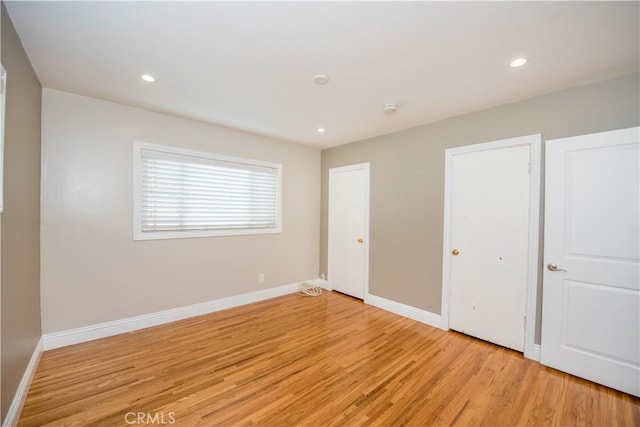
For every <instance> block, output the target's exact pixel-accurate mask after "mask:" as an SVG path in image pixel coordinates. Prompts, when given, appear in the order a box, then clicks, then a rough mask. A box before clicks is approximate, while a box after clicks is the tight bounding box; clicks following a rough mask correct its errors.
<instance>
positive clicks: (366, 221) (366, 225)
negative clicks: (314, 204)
mask: <svg viewBox="0 0 640 427" xmlns="http://www.w3.org/2000/svg"><path fill="white" fill-rule="evenodd" d="M356 170H364V171H365V174H366V184H365V201H364V203H365V218H364V269H365V271H364V290H363V291H364V292H363V295H364V296H366V295H368V294H369V209H370V203H369V199H370V190H369V188H370V180H371V165H370V164H369V163H358V164H354V165H348V166H340V167H335V168H329V191H328V205H329V209H328V214H327V278H328V279H329V280H328V285H329V286H328V289H329V290H331V289H333V287H332V286H331V263H330V257H329V254H330V253H331V248H332V243H333V242H332V241H331V240H332V239H331V227H332V224H331V217H332V215H331V214H332V207H331V183H332V182H333V177H334V176H335V174H336V173H341V172H349V171H356Z"/></svg>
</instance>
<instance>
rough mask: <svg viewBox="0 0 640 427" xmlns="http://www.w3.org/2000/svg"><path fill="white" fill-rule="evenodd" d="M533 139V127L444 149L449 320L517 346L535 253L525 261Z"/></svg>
mask: <svg viewBox="0 0 640 427" xmlns="http://www.w3.org/2000/svg"><path fill="white" fill-rule="evenodd" d="M532 140H534V141H535V147H539V146H540V143H539V140H540V137H539V135H534V136H531V137H524V138H514V139H512V140H505V141H496V142H495V143H487V144H480V145H478V146H477V148H476V146H470V147H463V151H462V152H454V153H453V154H452V153H447V155H449V156H450V159H449V161H448V165H447V166H448V174H449V177H448V180H449V183H450V185H449V188H448V190H447V191H448V192H449V193H450V194H448V196H447V198H448V199H449V212H448V215H449V219H448V220H449V235H448V236H447V237H445V255H444V256H445V257H448V261H449V271H448V272H445V275H446V274H448V280H449V298H450V299H449V314H448V316H449V327H450V328H451V329H454V330H457V331H460V332H463V333H465V334H468V335H472V336H475V337H478V338H481V339H483V340H486V341H490V342H493V343H495V344H499V345H502V346H504V347H508V348H512V349H514V350H518V351H523V350H524V345H525V317H526V312H527V310H526V307H527V293H528V284H529V281H530V280H532V278H531V277H530V273H531V271H533V270H535V264H536V262H535V258H533V259H534V264H533V266H534V267H533V268H530V262H531V261H530V260H531V258H530V257H531V255H532V252H536V248H535V246H533V247H532V245H531V242H532V240H531V239H530V237H531V236H530V235H531V229H532V227H531V221H532V220H533V218H532V215H531V212H532V211H535V210H537V209H538V208H537V207H533V208H532V194H531V190H532V176H531V173H530V162H531V160H532V158H531V157H532V156H531V151H532V149H533V148H532V145H531V144H530V143H531V141H532ZM514 144H515V145H514ZM487 147H488V148H487ZM453 150H456V149H453ZM536 159H537V157H536ZM536 185H539V184H536ZM536 205H537V202H536ZM535 221H536V222H537V218H536V219H535ZM536 244H537V240H536ZM534 275H535V274H534ZM533 286H534V287H535V280H534V284H533ZM534 291H535V289H534Z"/></svg>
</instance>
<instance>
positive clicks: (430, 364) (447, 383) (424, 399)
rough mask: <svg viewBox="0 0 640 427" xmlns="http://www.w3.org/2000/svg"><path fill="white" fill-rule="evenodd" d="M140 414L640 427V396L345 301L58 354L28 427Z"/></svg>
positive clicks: (182, 420)
mask: <svg viewBox="0 0 640 427" xmlns="http://www.w3.org/2000/svg"><path fill="white" fill-rule="evenodd" d="M131 412H133V413H138V412H141V413H143V414H142V416H143V417H147V415H145V414H147V413H148V414H150V416H151V417H152V418H145V420H146V421H154V420H155V421H156V424H155V425H161V424H160V422H161V421H164V422H165V425H175V426H189V427H191V426H235V425H243V426H244V425H255V426H327V425H346V426H363V425H384V426H400V425H407V426H429V425H490V426H503V425H504V426H506V425H532V426H546V425H563V426H616V425H625V426H639V425H640V399H636V398H634V397H632V396H629V395H626V394H623V393H619V392H616V391H613V390H611V389H608V388H605V387H602V386H599V385H596V384H593V383H590V382H588V381H584V380H581V379H578V378H575V377H572V376H570V375H567V374H563V373H561V372H558V371H555V370H553V369H549V368H546V367H544V366H542V365H540V364H538V363H536V362H533V361H530V360H527V359H524V358H523V357H522V355H521V354H519V353H516V352H513V351H510V350H507V349H504V348H501V347H498V346H495V345H492V344H489V343H486V342H483V341H480V340H476V339H473V338H469V337H467V336H465V335H462V334H458V333H455V332H443V331H441V330H438V329H435V328H432V327H429V326H426V325H424V324H421V323H418V322H415V321H412V320H409V319H406V318H403V317H400V316H397V315H394V314H391V313H388V312H385V311H383V310H379V309H377V308H374V307H371V306H367V305H364V304H362V302H360V301H357V300H354V299H351V298H349V297H346V296H343V295H340V294H337V293H325V294H324V295H322V296H321V297H317V298H312V297H303V296H299V295H288V296H284V297H280V298H276V299H272V300H268V301H263V302H260V303H256V304H252V305H248V306H243V307H239V308H234V309H230V310H226V311H221V312H218V313H213V314H210V315H205V316H201V317H197V318H193V319H188V320H184V321H180V322H175V323H171V324H167V325H162V326H158V327H155V328H150V329H146V330H141V331H136V332H132V333H128V334H124V335H120V336H116V337H110V338H105V339H101V340H97V341H93V342H89V343H84V344H79V345H75V346H72V347H66V348H61V349H57V350H52V351H47V352H45V353H44V354H43V356H42V359H41V362H40V365H39V366H38V370H37V373H36V376H35V379H34V382H33V384H32V386H31V390H30V393H29V395H28V398H27V400H26V404H25V407H24V411H23V413H22V417H21V419H20V422H19V425H20V426H47V425H50V426H54V425H55V426H61V425H65V426H67V425H74V426H75V425H77V426H126V425H128V424H127V421H129V422H130V423H131V422H132V421H133V422H134V423H132V424H129V425H143V424H135V422H136V418H135V417H136V414H129V415H127V413H131ZM127 417H128V418H127ZM153 417H156V418H153ZM161 417H164V418H161ZM171 421H174V424H169V423H171Z"/></svg>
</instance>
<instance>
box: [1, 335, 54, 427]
mask: <svg viewBox="0 0 640 427" xmlns="http://www.w3.org/2000/svg"><path fill="white" fill-rule="evenodd" d="M43 342H44V341H43V339H42V338H40V340H39V341H38V344H36V348H35V350H33V354H32V355H31V359H29V364H28V365H27V369H25V371H24V375H22V380H20V384H18V389H17V390H16V394H15V395H14V396H13V401H12V402H11V406H9V410H8V411H7V415H6V416H5V418H4V422H3V423H2V427H15V426H16V425H17V424H18V419H19V418H20V414H21V413H22V407H23V406H24V401H25V400H26V398H27V394H28V393H29V387H30V386H31V381H32V380H33V376H34V375H35V373H36V368H37V367H38V362H39V361H40V356H41V355H42V351H43Z"/></svg>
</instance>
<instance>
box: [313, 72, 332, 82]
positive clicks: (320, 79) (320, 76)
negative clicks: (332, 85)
mask: <svg viewBox="0 0 640 427" xmlns="http://www.w3.org/2000/svg"><path fill="white" fill-rule="evenodd" d="M313 82H314V83H315V84H317V85H326V84H327V83H329V77H328V76H325V75H324V74H318V75H315V76H313Z"/></svg>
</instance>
